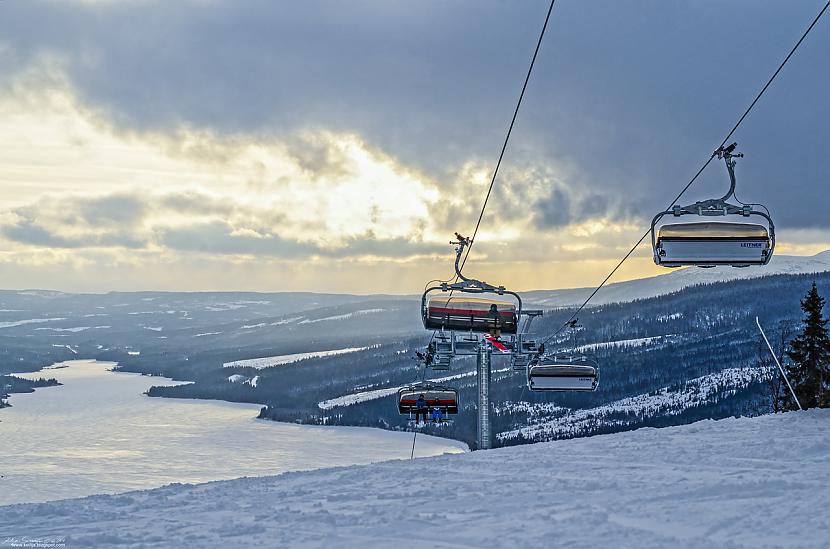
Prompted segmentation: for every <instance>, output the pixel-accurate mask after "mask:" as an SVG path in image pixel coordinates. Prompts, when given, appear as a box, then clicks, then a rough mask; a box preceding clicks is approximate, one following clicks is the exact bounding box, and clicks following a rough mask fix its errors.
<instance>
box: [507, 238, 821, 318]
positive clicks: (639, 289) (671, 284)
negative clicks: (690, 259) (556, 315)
mask: <svg viewBox="0 0 830 549" xmlns="http://www.w3.org/2000/svg"><path fill="white" fill-rule="evenodd" d="M825 271H830V250H827V251H824V252H821V253H819V254H816V255H814V256H789V255H775V256H773V258H772V260H770V263H769V265H767V266H765V267H749V268H746V269H736V268H734V267H714V268H712V269H701V268H698V267H690V268H685V269H676V270H671V271H669V272H667V273H666V274H661V275H658V276H653V277H650V278H641V279H639V280H629V281H627V282H617V283H614V284H608V285H607V286H605V287H604V288H603V289H602V290H600V291H599V293H597V295H596V296H595V297H594V298H593V299H592V300H591V303H592V304H593V305H602V304H605V303H614V302H620V301H632V300H635V299H644V298H648V297H654V296H658V295H663V294H668V293H671V292H676V291H678V290H681V289H683V288H686V287H688V286H693V285H695V284H707V283H712V282H723V281H726V280H735V279H743V278H756V277H759V276H768V275H776V274H802V273H819V272H825ZM592 291H593V288H574V289H570V290H537V291H533V292H524V293H523V294H522V296H523V298H524V299H525V301H527V302H528V303H531V304H533V305H536V306H544V307H567V306H571V305H575V304H580V303H582V301H584V300H585V298H586V297H588V295H589V294H590V293H591V292H592Z"/></svg>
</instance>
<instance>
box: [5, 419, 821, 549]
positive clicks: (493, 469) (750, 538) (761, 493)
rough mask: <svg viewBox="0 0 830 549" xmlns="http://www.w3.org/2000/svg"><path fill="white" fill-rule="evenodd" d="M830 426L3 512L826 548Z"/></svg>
mask: <svg viewBox="0 0 830 549" xmlns="http://www.w3.org/2000/svg"><path fill="white" fill-rule="evenodd" d="M828 486H830V410H813V411H809V412H801V413H790V414H782V415H777V416H764V417H759V418H753V419H726V420H721V421H704V422H700V423H695V424H692V425H685V426H680V427H670V428H665V429H640V430H638V431H633V432H626V433H617V434H613V435H605V436H597V437H591V438H582V439H573V440H564V441H558V442H550V443H542V444H535V445H528V446H518V447H512V448H503V449H499V450H492V451H483V452H475V453H470V454H461V455H454V456H441V457H434V458H424V459H416V460H414V461H408V460H407V461H393V462H385V463H379V464H374V465H369V466H353V467H343V468H337V469H324V470H318V471H312V472H302V473H287V474H284V475H280V476H276V477H262V478H245V479H239V480H232V481H220V482H212V483H208V484H201V485H172V486H168V487H165V488H159V489H155V490H147V491H140V492H130V493H127V494H122V495H116V496H92V497H88V498H84V499H77V500H64V501H58V502H52V503H43V504H30V505H18V506H9V507H0V546H2V543H3V541H2V540H3V539H6V538H8V537H12V536H18V537H24V536H28V537H29V538H45V537H53V538H60V539H65V540H66V542H67V547H72V548H76V547H139V546H140V547H402V546H412V547H556V546H560V547H615V548H616V547H622V548H626V547H631V548H635V547H636V548H640V547H706V548H710V547H715V548H717V547H753V548H758V547H826V546H827V539H828V538H827V532H828V528H830V513H828V511H827V510H828V509H830V492H828V490H827V487H828Z"/></svg>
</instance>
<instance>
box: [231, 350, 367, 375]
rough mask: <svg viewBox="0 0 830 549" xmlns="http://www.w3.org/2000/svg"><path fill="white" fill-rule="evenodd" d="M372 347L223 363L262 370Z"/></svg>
mask: <svg viewBox="0 0 830 549" xmlns="http://www.w3.org/2000/svg"><path fill="white" fill-rule="evenodd" d="M370 348H371V347H348V348H346V349H332V350H330V351H315V352H313V353H295V354H292V355H276V356H264V357H262V358H248V359H245V360H234V361H233V362H225V363H224V364H222V366H223V367H225V368H235V367H240V368H256V369H257V370H262V369H264V368H270V367H272V366H281V365H283V364H291V363H293V362H299V361H300V360H305V359H307V358H319V357H323V356H334V355H342V354H346V353H354V352H357V351H365V350H366V349H370Z"/></svg>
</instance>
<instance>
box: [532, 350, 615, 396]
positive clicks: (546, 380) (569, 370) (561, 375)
mask: <svg viewBox="0 0 830 549" xmlns="http://www.w3.org/2000/svg"><path fill="white" fill-rule="evenodd" d="M598 385H599V368H598V367H597V363H596V361H594V360H593V359H590V358H588V357H586V356H583V355H577V356H551V357H542V358H540V359H539V360H537V361H535V362H534V363H532V364H530V366H528V369H527V388H528V389H530V390H531V391H595V390H596V389H597V386H598Z"/></svg>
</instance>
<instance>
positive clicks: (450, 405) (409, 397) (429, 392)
mask: <svg viewBox="0 0 830 549" xmlns="http://www.w3.org/2000/svg"><path fill="white" fill-rule="evenodd" d="M420 395H424V400H425V401H426V403H427V407H428V409H429V412H430V413H431V412H432V409H433V408H436V407H437V408H439V409H440V410H441V413H442V414H444V415H445V416H446V415H448V414H457V413H458V390H457V389H453V388H452V387H447V386H444V385H439V384H437V383H433V382H430V381H420V382H416V383H413V384H411V385H407V386H405V387H401V388H400V389H398V413H400V414H402V415H410V416H411V415H412V414H414V413H415V412H416V411H417V410H418V408H417V407H416V405H415V403H416V402H417V401H418V397H419V396H420Z"/></svg>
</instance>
